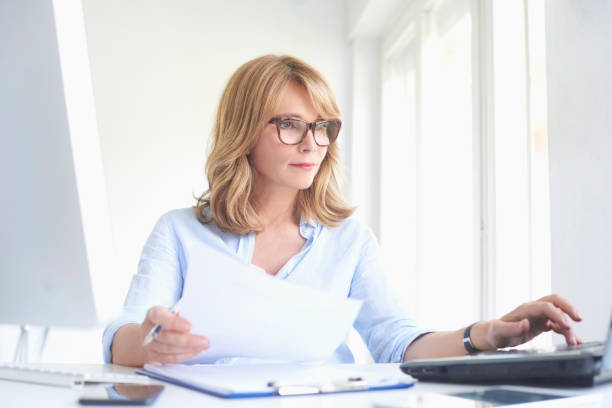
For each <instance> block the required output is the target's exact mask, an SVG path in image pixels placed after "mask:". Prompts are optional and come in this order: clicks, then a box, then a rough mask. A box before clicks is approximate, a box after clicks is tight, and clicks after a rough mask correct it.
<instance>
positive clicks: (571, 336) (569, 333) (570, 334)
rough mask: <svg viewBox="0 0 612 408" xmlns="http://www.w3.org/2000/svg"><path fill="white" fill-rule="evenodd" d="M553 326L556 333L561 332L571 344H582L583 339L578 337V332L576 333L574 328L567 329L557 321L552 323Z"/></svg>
mask: <svg viewBox="0 0 612 408" xmlns="http://www.w3.org/2000/svg"><path fill="white" fill-rule="evenodd" d="M551 328H552V330H554V331H555V332H556V333H559V334H560V335H562V336H563V337H565V342H566V343H567V344H569V345H571V346H573V345H576V344H582V341H581V340H580V339H579V338H578V337H576V333H574V330H573V329H572V328H569V329H565V328H563V327H561V326H559V325H558V324H555V323H552V324H551Z"/></svg>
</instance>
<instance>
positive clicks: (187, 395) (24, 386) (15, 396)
mask: <svg viewBox="0 0 612 408" xmlns="http://www.w3.org/2000/svg"><path fill="white" fill-rule="evenodd" d="M49 366H51V367H64V368H66V369H76V370H79V371H80V370H83V371H96V370H105V371H108V370H111V371H115V370H116V371H121V372H125V371H127V370H126V369H125V368H124V367H117V366H111V365H106V366H104V365H87V364H84V365H59V364H55V365H49ZM388 366H389V369H390V370H398V369H399V368H398V367H397V365H396V364H389V365H388ZM165 385H166V389H165V391H164V392H163V393H162V394H161V395H160V397H159V399H158V400H157V401H156V402H155V404H154V405H153V406H154V407H157V408H164V407H173V408H174V407H198V408H200V407H201V408H213V407H282V408H293V407H295V408H299V407H313V406H314V407H322V408H326V407H356V408H359V407H372V406H373V403H374V402H376V401H381V400H388V399H398V400H401V398H402V397H403V396H407V395H409V394H416V393H426V392H438V393H449V392H461V391H473V390H480V389H483V388H486V387H484V386H472V385H457V384H440V383H416V384H415V385H414V386H413V387H410V388H408V389H403V390H390V391H372V392H354V393H343V394H335V395H333V394H332V395H313V396H303V397H265V398H247V399H233V400H232V399H222V398H217V397H213V396H210V395H207V394H204V393H201V392H196V391H192V390H189V389H186V388H182V387H178V386H175V385H171V384H165ZM86 387H89V386H86ZM517 388H520V389H523V390H532V391H544V390H553V391H555V392H556V393H558V394H563V395H587V394H588V395H591V396H592V397H593V400H594V401H595V402H594V403H590V404H588V406H589V407H601V408H604V407H606V408H607V407H612V383H608V384H604V385H600V386H597V387H592V388H571V389H569V388H536V387H517ZM83 390H84V388H82V387H74V388H67V387H54V386H46V385H37V384H28V383H22V382H14V381H7V380H0V406H1V407H3V408H12V407H48V408H52V407H77V406H79V405H78V402H77V400H78V398H79V396H80V395H81V394H82V393H83ZM589 399H590V398H589ZM538 406H539V405H538ZM543 406H548V405H543ZM550 406H551V407H553V406H555V407H559V406H564V407H565V406H585V405H584V403H581V404H578V405H565V404H563V405H560V404H558V403H551V404H550Z"/></svg>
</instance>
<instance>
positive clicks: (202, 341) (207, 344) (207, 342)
mask: <svg viewBox="0 0 612 408" xmlns="http://www.w3.org/2000/svg"><path fill="white" fill-rule="evenodd" d="M200 346H202V347H208V346H210V342H209V341H208V339H202V340H200Z"/></svg>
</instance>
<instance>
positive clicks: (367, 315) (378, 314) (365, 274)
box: [349, 230, 432, 363]
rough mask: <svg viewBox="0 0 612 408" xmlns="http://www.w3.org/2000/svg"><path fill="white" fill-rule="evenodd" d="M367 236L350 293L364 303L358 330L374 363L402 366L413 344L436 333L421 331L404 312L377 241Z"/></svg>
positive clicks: (372, 236) (357, 321)
mask: <svg viewBox="0 0 612 408" xmlns="http://www.w3.org/2000/svg"><path fill="white" fill-rule="evenodd" d="M367 234H368V236H367V238H366V239H365V243H364V244H363V247H362V249H361V258H360V260H359V263H358V265H357V268H356V270H355V273H354V275H353V280H352V282H351V289H350V292H349V297H351V298H355V299H359V300H362V301H363V306H362V308H361V311H360V312H359V315H358V316H357V319H356V320H355V329H356V330H357V331H358V332H359V334H360V335H361V338H362V339H363V341H364V342H365V344H366V345H367V347H368V349H369V350H370V353H371V354H372V357H373V358H374V361H376V362H378V363H399V362H401V361H402V360H403V356H404V351H405V350H406V348H407V347H408V346H409V345H410V343H412V342H413V341H414V340H416V339H417V338H418V337H420V336H422V335H424V334H426V333H429V332H431V331H432V330H427V329H424V328H422V327H419V326H418V325H417V323H416V322H415V321H414V320H413V319H411V318H410V317H409V316H408V315H407V313H406V312H405V311H404V310H403V309H402V307H401V306H400V303H399V302H398V299H397V297H396V296H397V295H396V293H395V292H394V291H393V290H391V288H390V287H389V284H388V282H387V279H386V276H385V273H384V270H383V268H382V262H381V258H380V249H379V247H378V244H377V242H376V238H375V237H374V235H373V234H372V233H371V232H370V231H369V230H368V231H367Z"/></svg>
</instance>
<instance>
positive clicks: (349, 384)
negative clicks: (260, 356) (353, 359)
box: [268, 377, 368, 395]
mask: <svg viewBox="0 0 612 408" xmlns="http://www.w3.org/2000/svg"><path fill="white" fill-rule="evenodd" d="M268 387H273V388H275V390H276V392H277V393H278V395H305V394H319V393H328V392H341V391H356V390H367V389H368V383H367V382H366V381H365V380H364V379H363V378H361V377H357V378H349V379H347V380H344V381H323V382H320V383H317V382H306V383H299V382H284V381H270V382H269V383H268Z"/></svg>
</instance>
